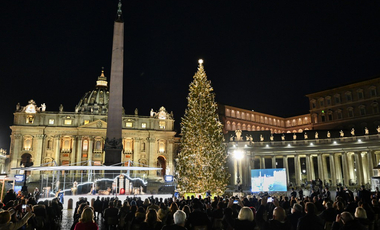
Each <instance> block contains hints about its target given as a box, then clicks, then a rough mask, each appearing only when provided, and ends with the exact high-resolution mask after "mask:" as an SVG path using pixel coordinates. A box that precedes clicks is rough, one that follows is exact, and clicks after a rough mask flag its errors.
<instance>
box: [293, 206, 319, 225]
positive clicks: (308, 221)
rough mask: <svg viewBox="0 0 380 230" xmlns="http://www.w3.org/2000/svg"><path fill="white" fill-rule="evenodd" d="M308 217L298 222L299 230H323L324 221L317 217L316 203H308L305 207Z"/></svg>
mask: <svg viewBox="0 0 380 230" xmlns="http://www.w3.org/2000/svg"><path fill="white" fill-rule="evenodd" d="M305 213H306V215H305V216H303V217H301V218H300V219H299V220H298V224H297V230H323V228H324V225H323V223H322V220H321V219H320V218H319V217H318V216H317V215H316V213H317V208H316V207H315V205H314V203H311V202H307V203H306V205H305Z"/></svg>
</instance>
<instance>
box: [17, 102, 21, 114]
mask: <svg viewBox="0 0 380 230" xmlns="http://www.w3.org/2000/svg"><path fill="white" fill-rule="evenodd" d="M20 109H21V105H20V102H19V103H17V105H16V112H18V111H20Z"/></svg>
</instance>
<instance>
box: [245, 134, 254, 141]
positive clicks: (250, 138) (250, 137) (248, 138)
mask: <svg viewBox="0 0 380 230" xmlns="http://www.w3.org/2000/svg"><path fill="white" fill-rule="evenodd" d="M245 139H246V140H247V141H253V137H252V135H249V136H248V135H247V136H245Z"/></svg>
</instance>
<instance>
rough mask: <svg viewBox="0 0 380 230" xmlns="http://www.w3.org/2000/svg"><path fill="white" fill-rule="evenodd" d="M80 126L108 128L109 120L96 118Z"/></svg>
mask: <svg viewBox="0 0 380 230" xmlns="http://www.w3.org/2000/svg"><path fill="white" fill-rule="evenodd" d="M79 128H91V129H106V128H107V122H105V121H103V120H96V121H92V122H90V123H88V124H85V125H82V126H80V127H79Z"/></svg>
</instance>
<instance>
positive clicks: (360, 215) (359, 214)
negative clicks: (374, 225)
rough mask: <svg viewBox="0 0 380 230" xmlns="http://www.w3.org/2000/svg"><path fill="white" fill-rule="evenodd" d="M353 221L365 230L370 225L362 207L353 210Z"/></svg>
mask: <svg viewBox="0 0 380 230" xmlns="http://www.w3.org/2000/svg"><path fill="white" fill-rule="evenodd" d="M355 219H356V220H358V221H359V223H360V224H362V225H364V227H366V228H367V229H368V228H369V225H370V224H371V223H370V221H369V220H368V218H367V212H366V211H365V209H364V208H362V207H357V208H356V210H355Z"/></svg>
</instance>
